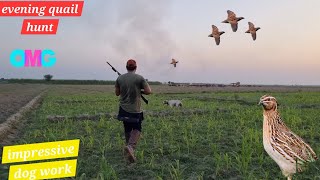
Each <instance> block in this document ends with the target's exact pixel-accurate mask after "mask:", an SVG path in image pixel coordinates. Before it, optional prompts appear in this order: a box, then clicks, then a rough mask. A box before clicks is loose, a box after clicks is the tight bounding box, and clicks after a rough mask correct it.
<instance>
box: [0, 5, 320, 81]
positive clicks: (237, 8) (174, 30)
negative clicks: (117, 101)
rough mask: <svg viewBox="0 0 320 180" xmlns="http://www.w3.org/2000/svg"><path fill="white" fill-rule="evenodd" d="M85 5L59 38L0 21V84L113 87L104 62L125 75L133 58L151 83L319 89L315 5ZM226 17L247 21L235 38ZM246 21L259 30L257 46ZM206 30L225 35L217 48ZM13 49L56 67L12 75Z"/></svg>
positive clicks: (65, 20) (65, 21)
mask: <svg viewBox="0 0 320 180" xmlns="http://www.w3.org/2000/svg"><path fill="white" fill-rule="evenodd" d="M84 1H85V2H84V9H83V13H82V16H81V17H61V18H60V22H59V27H58V32H57V35H21V34H20V31H21V26H22V21H23V19H24V18H23V17H0V24H1V26H0V34H1V39H0V77H4V78H35V79H41V78H43V75H45V74H52V75H53V78H54V79H97V80H115V79H116V78H117V74H116V73H114V72H113V71H112V70H111V68H110V67H109V66H108V64H106V61H109V62H110V63H111V64H112V65H113V66H114V67H115V68H116V69H117V70H118V71H119V72H121V73H125V72H126V69H125V63H126V61H127V60H128V59H131V58H132V59H135V60H136V61H137V64H138V68H137V72H136V73H138V74H140V75H142V76H143V77H144V78H146V79H149V80H152V81H160V82H168V81H173V82H191V83H192V82H198V83H223V84H229V83H232V82H238V81H239V82H241V83H242V84H266V85H274V84H277V85H320V50H319V47H320V34H319V32H320V24H319V22H320V21H319V20H320V11H319V7H320V1H318V0H309V1H302V0H282V1H276V0H269V1H263V2H262V1H254V0H242V1H236V0H229V1H222V0H201V1H193V0H161V1H156V0H84ZM0 3H1V2H0ZM227 10H232V11H233V12H235V13H236V15H237V16H239V17H240V16H241V17H244V18H245V19H243V20H241V21H240V22H239V27H238V31H237V32H232V30H231V26H230V25H229V24H224V23H221V22H222V21H223V20H225V19H226V17H227ZM248 22H252V23H254V24H255V25H256V26H257V27H260V28H261V29H260V30H259V31H258V32H257V40H256V41H253V40H252V38H251V35H250V34H246V33H244V32H245V31H246V30H248ZM211 25H216V26H217V27H218V28H219V30H220V31H225V34H223V35H222V36H221V43H220V45H219V46H217V45H216V44H215V42H214V39H213V38H209V37H208V35H209V34H210V33H211ZM14 49H51V50H53V51H54V52H55V53H56V58H57V63H56V64H55V65H54V67H51V68H15V67H13V66H12V65H11V64H10V61H9V57H10V53H11V52H12V51H13V50H14ZM172 58H175V59H176V60H178V61H179V63H178V64H177V67H176V68H174V67H173V66H172V65H171V64H170V62H171V59H172Z"/></svg>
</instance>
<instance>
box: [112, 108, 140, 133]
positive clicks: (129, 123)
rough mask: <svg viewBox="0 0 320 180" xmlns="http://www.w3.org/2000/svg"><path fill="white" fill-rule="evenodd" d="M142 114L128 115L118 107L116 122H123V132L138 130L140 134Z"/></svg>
mask: <svg viewBox="0 0 320 180" xmlns="http://www.w3.org/2000/svg"><path fill="white" fill-rule="evenodd" d="M143 119H144V117H143V113H142V112H141V113H129V112H126V111H125V110H124V109H122V108H121V106H120V107H119V114H118V120H120V121H122V122H123V127H124V131H125V132H126V133H130V132H131V131H132V130H138V131H140V132H141V130H142V127H141V124H142V121H143Z"/></svg>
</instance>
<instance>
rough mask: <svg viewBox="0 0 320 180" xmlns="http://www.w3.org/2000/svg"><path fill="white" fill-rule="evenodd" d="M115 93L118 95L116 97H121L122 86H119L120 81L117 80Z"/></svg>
mask: <svg viewBox="0 0 320 180" xmlns="http://www.w3.org/2000/svg"><path fill="white" fill-rule="evenodd" d="M115 93H116V96H119V95H120V86H119V82H118V79H117V80H116V85H115Z"/></svg>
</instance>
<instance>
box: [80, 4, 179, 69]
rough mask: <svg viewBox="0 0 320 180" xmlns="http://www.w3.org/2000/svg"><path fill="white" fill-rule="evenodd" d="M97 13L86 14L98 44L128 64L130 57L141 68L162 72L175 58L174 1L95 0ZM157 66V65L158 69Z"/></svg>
mask: <svg viewBox="0 0 320 180" xmlns="http://www.w3.org/2000/svg"><path fill="white" fill-rule="evenodd" d="M91 6H94V8H92V7H91V8H90V9H95V10H94V12H93V11H90V12H88V14H86V16H85V17H87V18H88V23H89V24H90V26H91V29H92V31H93V33H92V36H93V39H94V40H95V41H96V44H100V45H102V46H103V51H104V53H105V54H106V56H108V57H110V58H112V59H113V61H115V60H116V61H118V62H121V64H120V63H119V65H122V66H123V65H124V64H125V61H126V60H127V59H129V58H133V59H136V60H137V63H138V67H139V71H140V72H141V71H142V72H147V71H146V70H148V72H151V71H150V70H152V73H155V74H157V73H160V72H163V70H164V69H167V68H166V66H170V64H169V63H170V61H171V58H174V57H173V56H174V52H175V49H176V45H175V42H174V41H173V40H172V38H171V36H170V27H167V26H166V24H165V23H166V19H167V18H168V17H169V15H167V14H168V13H170V7H171V1H170V0H162V1H149V0H136V1H129V0H117V1H112V0H107V1H99V2H98V1H95V2H94V4H93V2H92V4H91ZM155 67H156V68H155Z"/></svg>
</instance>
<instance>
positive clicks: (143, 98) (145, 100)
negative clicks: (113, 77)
mask: <svg viewBox="0 0 320 180" xmlns="http://www.w3.org/2000/svg"><path fill="white" fill-rule="evenodd" d="M107 63H108V64H109V66H110V67H111V68H112V70H113V71H114V72H116V73H117V74H118V76H120V75H121V74H120V73H119V72H118V71H117V70H116V69H115V68H114V67H113V66H112V65H111V64H110V63H109V62H108V61H107ZM141 98H142V100H143V101H144V102H145V103H146V104H148V103H149V101H148V100H147V99H146V98H145V97H144V96H143V95H142V94H141Z"/></svg>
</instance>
